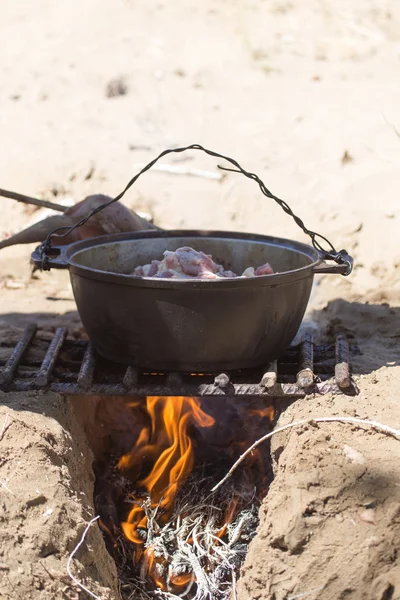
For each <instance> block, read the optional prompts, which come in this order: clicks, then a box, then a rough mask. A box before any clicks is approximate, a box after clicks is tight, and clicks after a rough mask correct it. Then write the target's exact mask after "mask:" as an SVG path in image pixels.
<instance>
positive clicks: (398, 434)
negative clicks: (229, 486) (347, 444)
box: [211, 417, 400, 492]
mask: <svg viewBox="0 0 400 600" xmlns="http://www.w3.org/2000/svg"><path fill="white" fill-rule="evenodd" d="M315 423H351V424H353V425H368V426H369V427H372V429H376V430H377V431H381V432H383V433H386V435H390V436H392V437H394V438H396V439H397V440H399V441H400V429H394V428H393V427H389V425H383V424H382V423H378V422H377V421H368V420H366V419H356V418H354V417H317V418H315V419H303V420H301V421H294V422H293V423H289V424H288V425H283V426H282V427H278V428H277V429H274V431H271V432H270V433H267V434H266V435H264V436H263V437H262V438H260V439H259V440H257V441H256V442H254V444H252V445H251V446H250V448H248V449H247V450H246V452H243V454H241V455H240V456H239V458H238V459H237V461H236V462H235V463H234V464H233V465H232V467H231V468H230V469H229V471H228V473H227V474H226V475H225V477H224V478H223V479H221V481H219V482H218V483H217V485H215V486H214V487H213V488H212V490H211V492H215V491H216V490H217V489H218V488H219V487H220V486H221V485H222V484H223V483H225V481H226V480H227V479H229V477H230V476H231V475H232V473H233V472H234V471H235V469H237V467H238V466H239V465H240V463H241V462H243V460H244V459H245V458H246V456H248V455H249V454H250V453H251V452H253V450H254V449H255V448H257V446H259V445H260V444H262V443H263V442H265V441H266V440H268V439H269V438H271V437H272V436H273V435H276V434H277V433H280V432H281V431H285V430H286V429H291V428H292V427H299V426H300V425H313V424H315Z"/></svg>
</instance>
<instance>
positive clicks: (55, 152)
mask: <svg viewBox="0 0 400 600" xmlns="http://www.w3.org/2000/svg"><path fill="white" fill-rule="evenodd" d="M1 13H2V25H1V31H2V35H1V38H0V56H1V63H0V75H1V83H2V85H1V88H0V140H1V146H0V153H1V160H0V187H2V188H6V189H10V190H13V191H17V192H21V193H25V194H28V195H31V196H37V197H41V198H46V199H48V200H52V201H55V202H72V201H78V200H81V199H83V198H84V197H85V196H87V195H89V194H91V193H104V194H109V195H111V196H114V195H116V194H117V193H118V192H120V191H121V190H122V189H123V187H124V186H125V185H126V183H127V182H128V180H129V179H130V178H131V177H132V176H133V175H134V174H135V173H136V172H137V171H138V170H139V168H140V166H143V164H145V163H147V162H149V161H150V160H151V159H152V158H154V157H155V156H156V155H157V154H158V153H159V152H161V151H162V150H164V149H165V148H169V147H175V146H182V145H187V144H192V143H200V144H202V145H204V146H206V147H208V148H210V149H212V150H216V151H217V152H221V153H225V154H227V155H229V156H232V157H233V158H235V159H236V160H238V161H239V162H240V163H241V164H242V166H243V167H244V168H246V169H249V170H252V171H255V172H256V173H257V174H258V175H259V176H260V177H261V178H262V179H263V180H264V181H265V183H266V185H267V186H268V187H269V188H270V189H271V190H272V191H273V192H274V193H275V194H277V195H278V196H280V197H282V198H284V199H285V200H286V201H288V202H289V204H290V205H291V206H292V208H293V210H294V211H295V212H296V213H298V214H299V215H300V216H301V217H302V218H303V219H304V221H305V223H306V225H307V226H308V227H309V228H312V229H313V228H315V229H316V230H317V231H319V232H321V233H323V234H324V235H326V236H328V237H329V238H330V239H331V241H332V242H333V244H334V245H335V246H336V247H338V249H340V248H341V247H343V246H345V247H347V249H348V250H349V251H350V252H351V253H353V255H354V256H355V258H356V261H357V265H356V269H355V272H354V276H353V277H352V278H351V281H350V280H344V279H343V278H340V282H338V283H334V284H332V285H336V286H341V288H340V289H341V290H342V288H343V286H349V285H351V286H353V289H357V291H358V293H360V294H361V293H364V292H366V291H368V290H370V289H374V288H376V287H377V286H378V285H382V281H384V282H385V283H386V284H387V287H388V288H390V290H393V289H397V290H398V289H399V281H400V250H399V247H398V246H399V245H398V241H397V240H398V231H399V214H400V212H399V198H398V195H399V189H400V188H399V184H400V170H399V157H400V109H399V107H400V78H399V70H400V3H399V2H397V1H396V0H368V2H366V1H365V0H346V1H344V0H303V1H302V2H290V1H285V0H258V1H255V0H254V1H250V0H213V1H210V0H204V2H201V3H195V2H191V1H190V0H174V2H166V0H158V1H149V0H112V1H111V0H96V1H95V0H84V1H82V0H80V1H78V0H69V2H54V1H53V0H37V1H36V2H34V3H32V2H30V1H28V0H19V1H18V2H14V3H7V4H6V5H5V4H4V5H3V7H2V9H1ZM161 163H162V164H161V168H164V165H168V167H165V168H167V169H168V168H170V167H172V172H168V171H166V172H165V171H164V172H163V171H159V170H157V171H151V172H149V173H147V174H146V175H144V176H143V177H142V178H141V179H140V180H139V181H138V182H137V184H136V185H135V186H134V187H133V188H132V189H131V190H130V191H129V193H128V194H127V195H126V197H125V198H124V202H125V203H126V204H127V205H128V206H130V207H132V208H134V209H135V210H142V211H145V212H149V213H151V214H152V215H153V216H154V219H155V222H156V223H157V224H158V225H160V226H162V227H167V228H175V227H199V228H208V229H218V228H221V229H231V230H243V231H254V232H260V233H265V234H275V235H279V236H282V237H289V238H296V239H301V240H304V241H306V238H305V236H304V235H303V234H302V232H301V231H300V230H299V229H298V228H297V226H296V225H295V224H294V223H293V221H292V220H291V219H290V217H288V216H287V215H285V214H284V213H283V212H282V210H281V209H280V208H279V207H278V206H276V205H275V204H274V203H273V201H271V200H269V199H267V198H264V197H263V196H262V195H261V194H260V191H259V189H258V186H257V185H256V184H255V183H253V182H251V181H247V180H246V179H244V178H243V177H242V176H240V175H237V174H234V173H231V174H226V175H224V176H223V177H222V178H221V172H219V171H218V168H217V164H218V161H216V160H215V159H212V158H210V157H207V156H205V155H202V154H200V153H198V152H191V153H185V154H182V155H173V156H172V157H167V158H165V159H163V160H162V161H161ZM193 170H194V172H193ZM198 170H201V172H200V173H199V172H198ZM0 203H1V214H2V218H1V221H0V239H1V238H3V237H4V236H5V235H10V234H11V233H14V232H15V231H18V230H19V229H21V228H22V227H24V226H26V225H27V224H29V223H30V222H32V220H35V219H36V220H37V219H38V218H39V217H40V214H42V213H43V211H42V209H41V210H40V211H38V212H37V213H35V214H32V207H27V206H24V205H22V204H18V203H16V202H13V201H12V200H7V199H4V198H0ZM30 251H31V247H26V246H25V247H18V248H17V249H15V248H10V249H5V250H1V251H0V275H1V276H3V277H5V276H10V273H12V274H13V275H12V276H13V277H14V279H15V277H16V274H18V273H19V274H20V275H21V277H22V273H24V276H25V274H26V275H27V276H28V274H29V269H28V268H27V265H28V262H29V255H30ZM46 277H47V278H48V277H49V275H48V274H47V275H46ZM335 279H336V280H337V279H338V278H335ZM349 282H350V283H349ZM354 286H356V287H354ZM396 286H397V287H396ZM343 289H344V288H343ZM346 289H347V288H346ZM342 292H343V290H342V291H341V293H342Z"/></svg>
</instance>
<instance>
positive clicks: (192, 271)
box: [132, 246, 273, 279]
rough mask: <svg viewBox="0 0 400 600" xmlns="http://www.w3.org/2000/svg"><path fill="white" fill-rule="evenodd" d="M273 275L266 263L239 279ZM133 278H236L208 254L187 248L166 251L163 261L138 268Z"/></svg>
mask: <svg viewBox="0 0 400 600" xmlns="http://www.w3.org/2000/svg"><path fill="white" fill-rule="evenodd" d="M271 273H273V270H272V268H271V266H270V265H269V264H268V263H266V264H265V265H261V266H260V267H257V269H256V270H254V267H248V268H247V269H246V270H245V271H244V272H243V275H242V276H241V277H256V276H261V275H270V274H271ZM132 274H133V275H134V276H135V277H157V278H161V279H194V278H196V279H222V278H236V277H237V275H236V273H234V272H233V271H230V270H225V269H224V267H223V266H222V265H219V264H217V263H215V262H214V261H213V258H212V256H211V255H210V254H205V253H204V252H198V251H197V250H194V249H193V248H190V247H189V246H183V247H182V248H178V249H177V250H175V252H172V251H170V250H166V251H165V252H164V258H163V260H161V261H159V260H153V261H152V262H151V264H148V265H143V266H138V267H136V268H135V269H134V271H133V273H132Z"/></svg>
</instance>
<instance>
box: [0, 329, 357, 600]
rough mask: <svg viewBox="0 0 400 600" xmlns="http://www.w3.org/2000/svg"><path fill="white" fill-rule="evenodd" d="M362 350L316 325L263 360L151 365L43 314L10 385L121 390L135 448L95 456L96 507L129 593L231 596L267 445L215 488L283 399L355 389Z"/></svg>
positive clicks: (11, 366) (12, 369)
mask: <svg viewBox="0 0 400 600" xmlns="http://www.w3.org/2000/svg"><path fill="white" fill-rule="evenodd" d="M3 345H4V344H3ZM10 350H11V348H10ZM354 351H356V348H355V347H354V346H350V345H349V342H348V340H347V339H346V338H345V337H344V336H338V337H337V338H336V339H335V340H333V341H332V342H331V343H327V344H314V343H313V340H312V338H311V336H309V335H307V336H305V337H304V339H303V341H302V342H301V343H300V344H299V345H298V346H292V347H289V348H288V349H287V350H286V352H284V353H283V354H282V356H281V357H279V359H278V360H276V361H273V362H272V363H271V364H268V365H265V367H263V368H257V369H249V370H236V371H232V372H214V373H210V372H209V373H202V374H192V373H177V372H148V371H142V370H139V369H135V368H133V367H124V366H122V365H120V364H117V363H112V362H110V361H107V360H105V359H104V358H102V357H101V356H98V355H97V354H96V353H95V351H94V350H93V347H92V345H91V343H90V342H89V341H87V340H82V339H78V340H77V339H70V338H68V337H67V331H66V329H64V328H59V329H57V330H56V331H55V332H54V334H53V336H52V337H51V336H50V337H49V336H48V334H47V336H46V337H45V338H44V336H43V335H42V333H41V332H40V331H39V332H38V331H37V327H36V325H35V324H32V325H29V326H28V327H27V328H26V329H25V331H24V332H23V334H22V336H21V339H20V341H19V342H18V343H17V345H16V346H15V348H14V349H13V350H12V351H11V355H10V357H9V359H8V360H7V361H4V362H3V365H2V369H1V374H0V387H1V389H3V390H4V391H20V392H21V391H29V390H52V391H54V392H58V393H61V394H63V395H70V396H76V395H78V396H95V395H101V396H104V397H107V396H114V397H115V396H122V397H123V398H124V399H125V400H124V402H125V406H126V411H127V412H126V414H127V415H129V418H130V419H131V422H132V423H133V424H134V431H133V432H132V444H131V449H130V450H128V451H124V452H121V451H120V449H119V448H117V447H115V448H114V451H111V453H109V454H107V456H106V458H103V459H102V460H98V461H97V462H96V464H95V472H96V488H95V505H96V511H97V513H98V514H99V515H100V521H99V524H100V526H101V528H102V530H103V533H104V536H105V539H106V543H107V547H108V549H109V552H110V553H111V555H112V556H113V557H114V559H115V561H116V564H117V567H118V572H119V579H120V590H121V596H122V598H124V599H127V598H131V597H132V594H135V597H136V598H139V599H141V598H142V599H148V598H165V597H168V598H174V597H185V598H188V599H191V600H193V599H196V600H199V599H200V598H210V599H213V600H224V599H228V598H230V597H231V596H230V594H231V589H232V585H233V583H234V582H235V579H236V577H237V575H238V572H239V567H240V565H241V564H242V562H243V560H244V557H245V554H246V552H247V547H248V544H249V542H250V541H251V539H252V537H253V536H254V534H255V531H256V526H257V523H258V508H259V506H260V503H261V500H262V499H263V498H264V497H265V495H266V493H267V491H268V485H269V483H270V481H271V478H272V474H271V467H270V460H269V453H268V451H267V450H266V448H265V447H263V448H262V449H260V450H257V451H254V452H253V453H252V454H251V455H250V457H248V458H246V463H245V468H243V469H238V471H237V472H236V473H235V474H234V475H233V477H232V478H230V480H229V481H228V482H227V483H226V484H224V485H223V486H221V488H219V489H218V491H217V492H216V493H211V489H212V488H213V486H214V485H215V484H216V483H217V482H218V481H219V480H220V479H221V478H222V477H223V476H224V475H225V474H226V472H227V470H228V469H229V467H230V466H231V464H232V463H233V462H234V460H235V459H236V458H237V457H238V456H240V455H241V454H242V453H243V452H244V451H245V450H246V449H247V448H248V447H249V446H250V445H251V444H252V443H253V442H254V441H255V440H256V439H258V438H259V437H261V436H262V435H263V434H265V432H268V431H270V430H272V428H273V422H274V417H275V416H276V415H278V414H279V412H280V407H281V406H282V401H283V400H291V399H294V398H299V397H304V396H307V395H311V394H324V393H328V392H331V393H332V392H333V393H336V394H349V395H353V394H355V393H356V392H357V390H356V388H355V385H354V383H353V381H352V379H351V367H350V362H349V361H350V356H351V354H352V352H354ZM120 401H122V399H120ZM104 402H111V403H112V402H113V399H111V398H110V399H109V400H105V399H104ZM250 424H251V425H250Z"/></svg>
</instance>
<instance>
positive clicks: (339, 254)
mask: <svg viewBox="0 0 400 600" xmlns="http://www.w3.org/2000/svg"><path fill="white" fill-rule="evenodd" d="M186 150H201V151H202V152H205V153H206V154H208V155H210V156H215V157H216V158H222V159H224V160H226V161H227V162H229V163H231V165H233V166H234V167H235V168H229V167H223V166H221V165H218V168H219V169H221V170H223V171H230V172H233V173H241V174H242V175H244V176H245V177H247V178H248V179H252V180H253V181H255V182H256V183H258V185H259V187H260V190H261V192H262V193H263V194H264V196H267V198H271V199H272V200H275V202H276V203H277V204H279V206H280V207H281V208H282V210H283V211H285V213H287V214H288V215H289V216H291V217H292V218H293V219H294V221H295V223H296V224H297V225H298V226H299V227H300V229H301V230H302V231H303V232H304V233H305V234H306V235H308V236H309V237H310V238H311V242H312V245H313V247H314V248H315V249H316V250H318V252H320V254H321V258H323V259H328V260H333V261H334V262H336V263H337V264H338V265H346V267H347V268H346V270H345V271H344V272H343V275H345V276H347V275H350V273H351V272H352V270H353V259H352V257H351V256H350V255H349V254H348V252H347V251H346V250H339V251H337V250H336V249H335V247H334V246H333V245H332V244H331V242H330V241H329V240H328V239H327V238H326V237H325V236H323V235H321V234H320V233H317V232H315V231H311V230H310V229H308V228H307V227H306V226H305V224H304V222H303V221H302V220H301V219H300V217H298V216H297V215H295V213H294V212H293V211H292V209H291V208H290V206H289V205H288V203H287V202H285V200H281V199H280V198H278V197H277V196H275V194H273V193H272V192H270V190H269V189H268V188H267V186H266V185H265V183H264V182H263V181H262V180H261V179H260V178H259V177H258V176H257V175H256V174H255V173H250V172H249V171H246V170H245V169H243V167H241V166H240V165H239V163H238V162H237V161H236V160H234V159H233V158H229V157H228V156H224V155H223V154H219V153H218V152H214V151H212V150H208V149H207V148H204V147H203V146H200V144H192V145H190V146H184V147H182V148H169V149H167V150H164V151H163V152H161V154H159V155H158V156H157V158H155V159H153V160H152V161H151V162H149V163H148V164H147V165H146V166H145V167H143V169H142V170H141V171H139V173H137V174H136V175H135V176H134V177H133V178H132V179H131V180H130V181H129V183H128V184H127V185H126V187H125V189H124V190H123V191H122V192H121V193H120V194H118V196H116V197H115V198H113V199H112V200H109V201H108V202H105V203H104V204H102V205H101V206H98V207H97V208H95V209H93V210H92V211H91V212H90V213H88V214H87V215H86V216H85V217H83V218H82V219H81V220H80V221H78V223H76V224H75V225H72V226H66V227H58V228H57V229H54V230H53V231H51V232H50V233H49V234H48V236H47V238H46V240H45V241H44V242H43V244H42V245H41V247H40V254H41V258H42V269H43V270H45V271H47V270H49V269H50V267H49V264H48V261H49V258H48V256H47V254H48V252H49V251H50V250H51V238H52V237H53V236H57V237H59V238H64V237H66V236H67V235H69V234H70V233H72V232H73V231H74V230H75V229H77V228H78V227H81V226H82V225H84V224H85V223H86V222H87V221H88V220H89V219H90V218H91V217H93V216H94V215H96V214H97V213H99V212H101V211H102V210H104V209H105V208H107V207H108V206H110V204H113V203H114V202H118V200H121V198H122V197H123V196H124V195H125V193H126V192H127V191H128V190H129V188H130V187H131V186H132V185H133V184H134V183H135V182H136V181H137V180H138V179H139V177H140V176H141V175H143V173H145V172H146V171H148V170H149V169H151V167H152V166H153V165H155V163H156V162H157V161H159V160H160V158H162V157H163V156H166V155H167V154H172V153H181V152H185V151H186ZM64 230H66V231H65V233H59V232H61V231H64ZM321 242H322V243H323V242H325V244H327V246H328V247H327V248H324V247H323V246H322V243H321Z"/></svg>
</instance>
